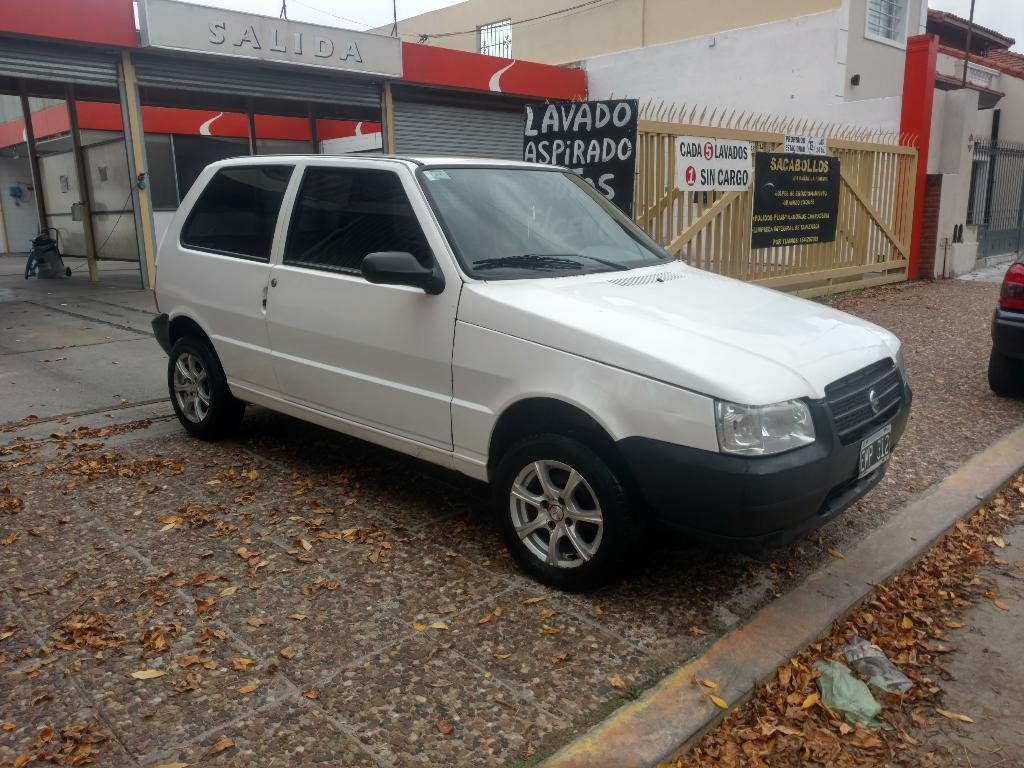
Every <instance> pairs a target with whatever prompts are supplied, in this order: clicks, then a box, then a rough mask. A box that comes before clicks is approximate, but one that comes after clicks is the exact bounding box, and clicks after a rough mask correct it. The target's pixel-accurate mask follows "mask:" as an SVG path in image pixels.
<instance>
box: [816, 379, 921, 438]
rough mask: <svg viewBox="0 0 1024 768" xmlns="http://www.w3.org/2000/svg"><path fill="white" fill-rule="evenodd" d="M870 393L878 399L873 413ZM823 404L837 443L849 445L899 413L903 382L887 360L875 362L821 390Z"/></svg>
mask: <svg viewBox="0 0 1024 768" xmlns="http://www.w3.org/2000/svg"><path fill="white" fill-rule="evenodd" d="M872 392H874V393H875V397H876V398H877V399H878V410H877V411H876V410H875V409H874V408H872V407H871V399H870V395H871V393H872ZM825 401H826V402H827V403H828V407H829V410H830V411H831V412H832V421H833V422H834V423H835V425H836V432H837V433H838V434H839V441H840V442H841V443H842V444H843V445H849V444H850V443H852V442H854V441H855V440H860V439H861V438H862V437H864V436H865V435H867V434H868V433H869V432H871V430H873V429H875V428H876V427H879V426H881V425H882V424H885V422H887V421H888V420H889V419H891V418H892V417H893V416H895V415H896V413H897V412H899V409H900V405H901V404H902V403H903V381H902V380H901V378H900V372H899V370H898V369H897V368H896V364H895V363H894V362H893V361H892V360H891V359H886V360H879V361H878V362H877V363H872V364H871V365H869V366H868V367H867V368H861V369H860V370H859V371H857V372H856V373H851V374H850V375H849V376H844V377H843V378H841V379H838V380H836V381H833V382H832V383H831V384H829V385H828V386H827V387H825Z"/></svg>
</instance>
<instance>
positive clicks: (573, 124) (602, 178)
mask: <svg viewBox="0 0 1024 768" xmlns="http://www.w3.org/2000/svg"><path fill="white" fill-rule="evenodd" d="M637 109H638V105H637V101H636V99H615V100H611V101H563V102H556V103H551V104H527V105H526V123H525V131H524V134H523V160H525V161H527V162H529V163H543V164H545V165H564V166H566V167H567V168H571V169H572V170H573V171H575V172H576V173H579V174H580V175H581V176H583V178H585V179H586V180H587V181H589V182H590V183H591V184H593V185H594V187H596V188H597V190H598V191H599V192H600V193H601V194H603V195H604V196H605V197H607V198H608V199H609V200H611V201H612V202H613V203H615V205H617V206H618V207H619V208H620V209H621V210H622V211H623V212H624V213H625V214H626V215H627V216H632V215H633V187H634V185H635V180H636V134H637V116H638V112H637Z"/></svg>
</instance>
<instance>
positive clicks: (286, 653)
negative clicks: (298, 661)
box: [278, 648, 295, 660]
mask: <svg viewBox="0 0 1024 768" xmlns="http://www.w3.org/2000/svg"><path fill="white" fill-rule="evenodd" d="M278 655H279V656H280V657H281V658H282V659H288V660H291V659H294V658H295V651H293V650H292V649H291V648H282V649H281V650H280V651H278Z"/></svg>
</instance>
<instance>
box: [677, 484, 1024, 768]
mask: <svg viewBox="0 0 1024 768" xmlns="http://www.w3.org/2000/svg"><path fill="white" fill-rule="evenodd" d="M1021 522H1024V475H1019V476H1018V477H1017V478H1016V479H1015V480H1014V481H1012V482H1011V483H1010V484H1009V485H1007V486H1006V487H1005V488H1004V489H1003V490H1002V491H1001V492H1000V493H998V494H997V495H996V496H995V497H994V498H993V499H992V502H991V503H990V504H988V505H987V506H984V507H980V508H979V509H977V510H976V511H975V512H974V513H973V514H972V515H970V516H969V517H968V518H966V519H964V520H962V521H960V522H959V523H957V524H956V527H955V529H954V530H952V531H951V532H950V533H949V534H948V535H947V536H945V537H944V538H943V539H942V540H941V541H939V542H938V543H937V544H936V545H935V546H934V547H932V549H931V550H929V551H928V552H927V553H926V554H925V555H924V556H923V557H922V558H921V559H920V560H919V561H918V562H917V563H916V564H914V565H913V566H911V567H910V568H908V569H907V570H905V571H903V572H902V573H900V574H898V575H897V576H895V577H894V578H893V579H892V580H890V581H889V582H888V583H887V584H885V585H881V586H879V587H877V588H876V590H875V592H874V593H873V594H872V596H871V597H869V598H868V599H867V600H866V601H865V602H864V603H863V604H862V605H861V607H860V608H858V609H857V610H856V611H855V612H854V613H852V614H851V615H850V616H849V617H848V618H847V619H845V620H843V621H840V622H837V624H836V625H834V626H833V628H832V631H831V633H830V634H829V635H828V636H827V637H826V638H824V639H823V640H821V641H820V642H817V643H814V644H813V645H811V646H809V647H808V648H806V649H805V650H803V651H801V652H800V653H798V654H797V655H796V656H794V657H793V658H792V659H790V661H789V663H788V664H787V665H785V666H783V667H780V668H779V669H778V670H777V671H776V674H775V675H774V676H773V677H772V679H771V680H769V681H768V682H767V683H765V684H764V685H763V686H761V688H760V689H759V690H758V691H757V692H756V694H755V695H754V697H753V698H752V699H751V700H750V701H748V702H747V703H745V704H744V705H742V706H740V707H738V708H736V709H735V710H733V712H732V713H730V714H729V715H728V716H727V717H726V719H725V720H724V721H723V722H722V723H721V724H719V725H718V726H717V727H716V728H714V729H713V730H711V731H710V732H708V733H707V734H706V735H705V736H704V737H703V738H702V739H701V741H700V742H698V743H697V745H696V746H694V747H693V748H692V749H691V750H690V751H689V752H688V753H687V754H686V755H684V756H682V757H681V758H679V759H678V760H677V761H676V762H674V763H672V764H671V765H672V766H674V767H675V768H698V767H699V768H733V767H734V766H735V767H739V766H752V767H754V768H760V767H762V766H764V767H768V766H793V765H802V766H803V765H827V766H840V767H842V766H858V768H860V767H867V766H882V765H885V766H889V765H914V766H931V765H940V764H941V763H940V762H939V758H938V757H936V756H935V755H934V754H932V753H930V752H928V751H927V749H926V747H925V746H924V745H923V744H922V743H921V740H920V739H919V738H915V736H914V734H915V732H916V733H918V735H920V729H921V728H922V726H926V725H928V724H929V723H930V722H934V720H935V718H936V716H940V717H945V718H949V719H953V720H957V721H959V722H964V723H970V722H973V719H972V718H971V717H970V713H961V712H957V711H955V709H956V707H955V703H950V704H948V705H947V706H949V707H950V709H944V708H942V707H941V706H940V704H941V703H942V702H941V699H942V695H941V693H942V692H941V688H940V687H939V685H938V684H937V683H936V680H937V679H939V678H940V677H941V676H942V674H943V669H942V661H943V656H944V655H945V654H946V653H949V652H950V651H953V650H955V647H954V646H953V644H952V643H951V641H950V638H949V632H950V630H954V629H958V628H960V627H962V626H963V624H962V623H961V622H960V620H959V618H960V615H961V614H962V612H963V611H964V609H965V608H967V607H968V606H970V605H972V604H975V603H977V602H979V601H982V600H991V601H993V603H994V604H995V605H996V606H997V607H1002V606H999V603H1000V602H1001V601H999V597H998V595H997V594H996V593H995V592H994V591H993V589H992V587H991V585H990V584H987V583H986V582H985V580H983V579H982V578H981V577H980V576H979V575H978V572H979V570H980V568H981V567H982V566H988V565H994V566H1002V565H1006V563H1005V561H1002V560H1000V558H999V557H998V553H999V550H1000V549H1001V546H1000V544H1003V545H1004V546H1005V543H1004V542H1002V539H1001V538H1000V534H1001V533H1002V531H1003V530H1004V529H1006V528H1008V527H1009V526H1010V525H1013V524H1019V523H1021ZM1004 605H1005V604H1004ZM857 635H859V636H861V637H864V638H866V639H868V640H869V641H871V642H872V643H875V644H876V645H878V646H879V647H880V648H881V649H882V650H883V651H884V652H885V653H886V655H887V656H888V657H889V658H890V659H891V660H892V661H893V663H895V664H896V665H897V666H899V668H900V669H901V670H902V671H903V673H904V674H906V675H907V676H908V677H909V678H910V679H911V680H913V682H914V687H913V688H911V689H910V691H908V692H907V693H906V694H904V695H902V696H899V695H895V694H885V693H881V692H879V691H877V690H876V689H872V692H873V693H874V694H875V697H876V699H878V701H879V703H880V704H882V713H881V715H880V716H879V717H880V719H881V720H882V721H884V722H885V723H886V724H887V725H888V726H889V729H888V730H886V729H884V728H883V729H878V730H868V729H866V728H863V727H860V726H851V725H848V724H847V723H846V722H845V721H844V720H843V717H842V715H841V714H839V713H837V712H834V711H832V710H830V709H829V708H827V707H826V706H825V705H824V703H823V702H821V701H820V699H819V698H818V693H817V688H816V685H815V679H816V677H817V674H816V673H815V672H813V671H812V669H811V666H812V665H813V663H814V662H815V661H816V660H818V659H835V660H837V661H843V655H842V649H843V646H844V645H846V644H847V643H848V642H849V641H850V640H851V639H852V638H853V637H854V636H857ZM694 684H697V685H701V684H706V683H705V682H704V681H694Z"/></svg>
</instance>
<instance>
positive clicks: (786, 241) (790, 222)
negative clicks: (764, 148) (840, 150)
mask: <svg viewBox="0 0 1024 768" xmlns="http://www.w3.org/2000/svg"><path fill="white" fill-rule="evenodd" d="M755 166H756V167H755V174H754V210H753V220H752V223H751V234H750V247H751V248H774V247H779V246H786V245H810V244H813V243H831V242H832V241H834V240H835V239H836V218H837V215H838V211H839V158H838V157H829V156H820V155H793V154H783V153H778V152H759V153H758V154H757V158H756V159H755Z"/></svg>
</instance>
